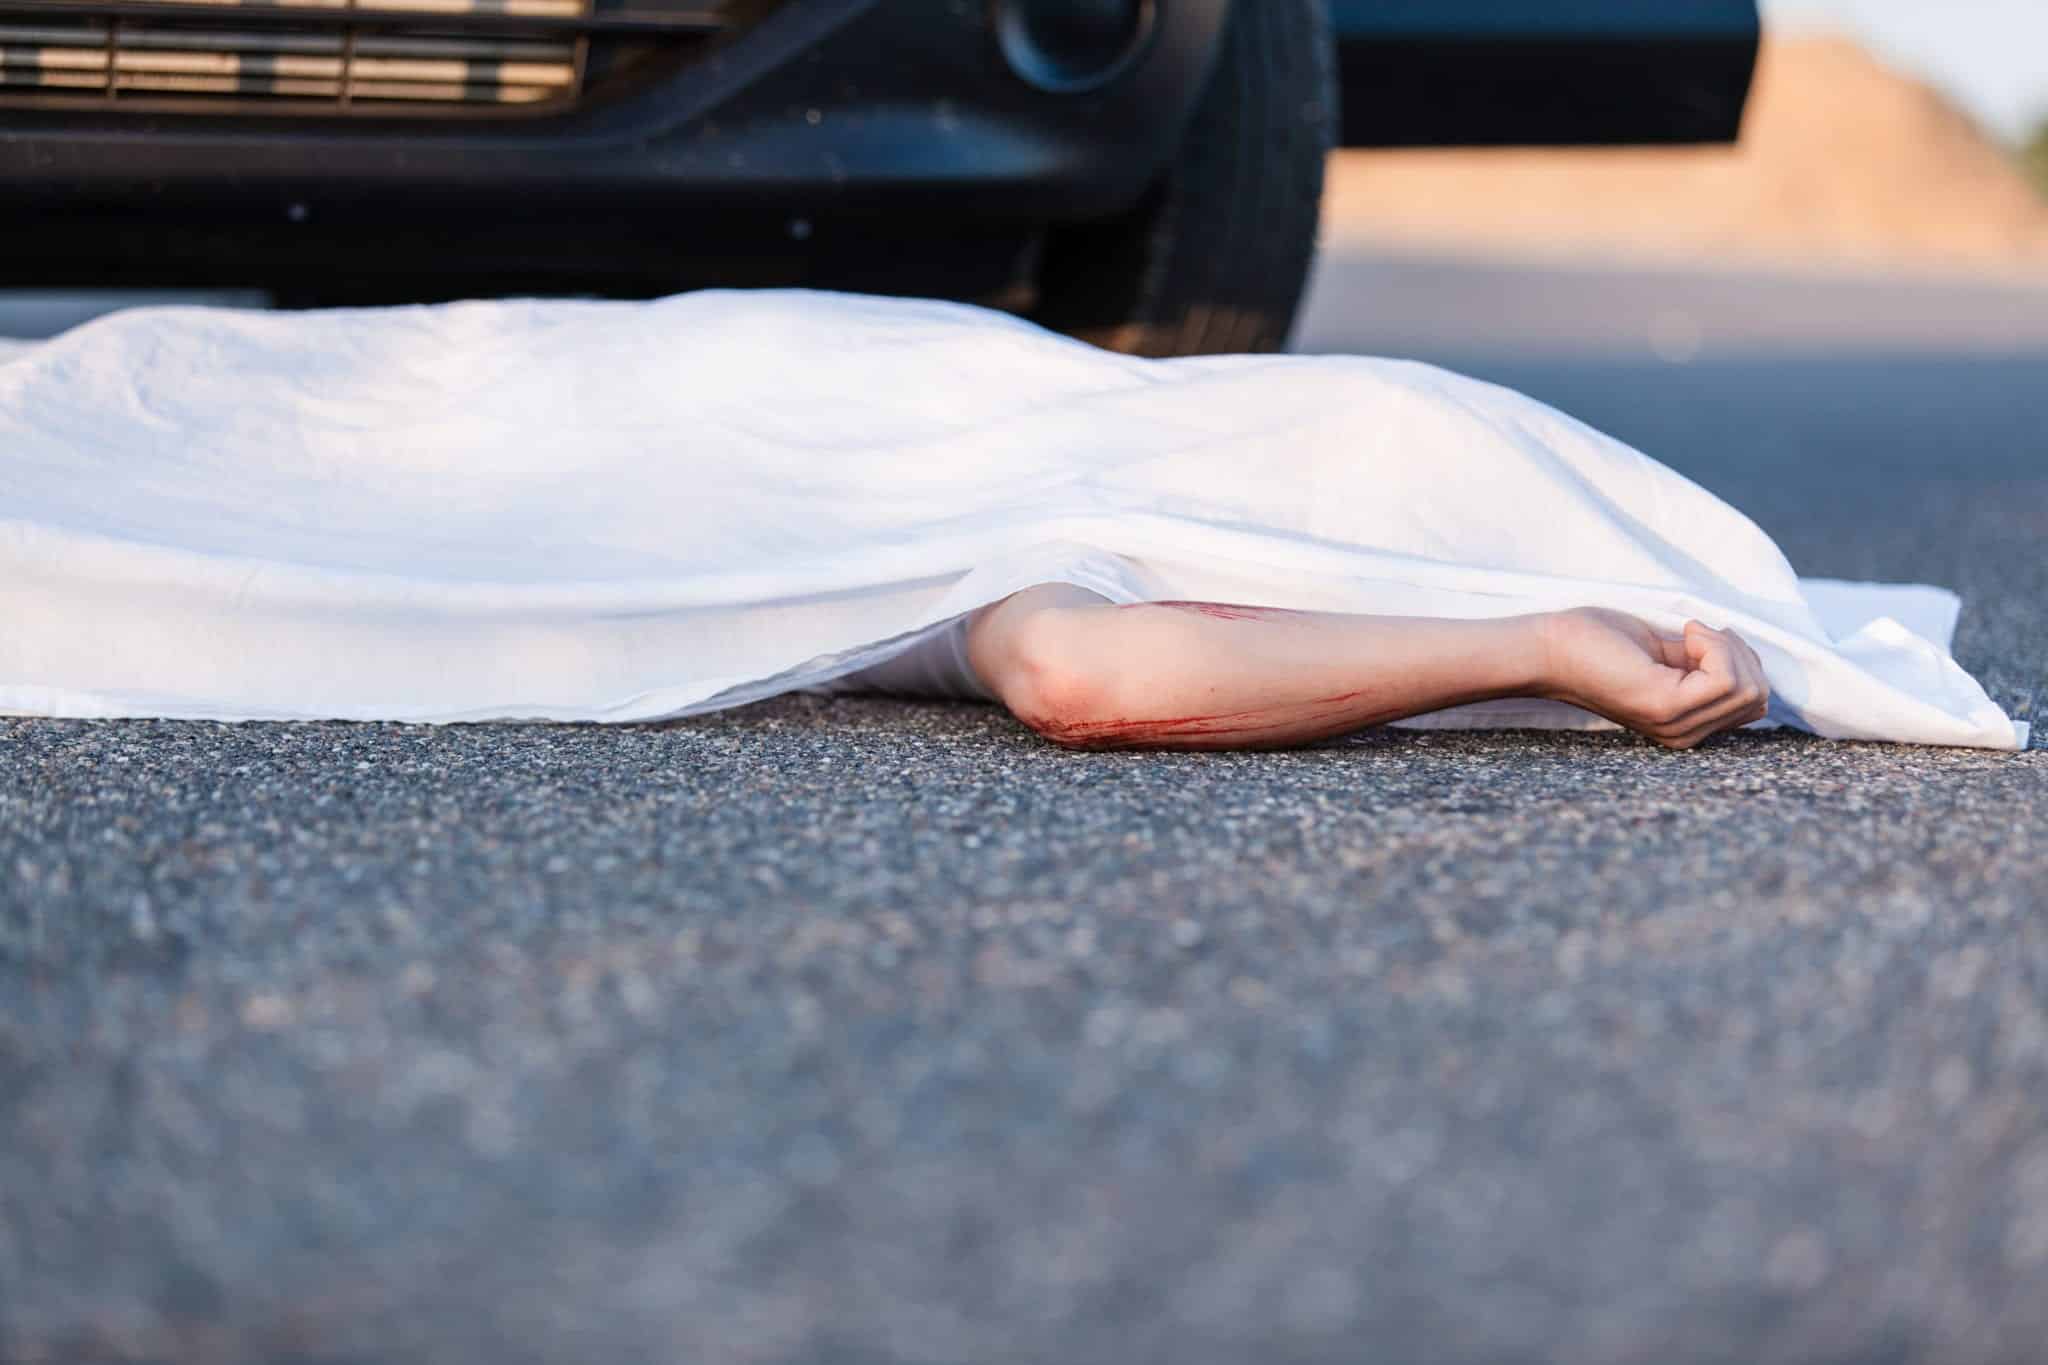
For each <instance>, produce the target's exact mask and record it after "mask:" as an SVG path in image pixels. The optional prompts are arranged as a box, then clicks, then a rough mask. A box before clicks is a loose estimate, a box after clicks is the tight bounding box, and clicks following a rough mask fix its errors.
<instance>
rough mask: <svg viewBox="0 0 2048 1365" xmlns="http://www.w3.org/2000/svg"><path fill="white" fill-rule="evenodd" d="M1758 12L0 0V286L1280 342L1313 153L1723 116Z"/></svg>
mask: <svg viewBox="0 0 2048 1365" xmlns="http://www.w3.org/2000/svg"><path fill="white" fill-rule="evenodd" d="M1756 41H1757V12H1756V6H1755V0H1331V2H1330V3H1326V0H225V2H224V0H0V212H4V213H5V215H6V220H7V222H6V240H7V244H8V250H7V251H6V253H5V254H4V257H0V259H4V260H5V261H6V262H7V270H6V272H5V273H6V278H5V279H4V280H0V283H6V284H17V285H18V284H81V283H83V284H92V285H106V284H112V283H120V284H178V285H200V284H222V283H231V284H235V285H244V286H247V285H255V286H260V287H265V288H269V289H271V290H273V291H274V292H275V293H276V295H277V296H278V297H279V298H280V300H281V301H283V302H286V303H294V302H298V303H336V302H385V301H397V300H404V299H426V298H444V297H451V296H455V295H462V294H479V293H488V292H507V291H518V292H528V293H532V292H578V293H605V294H621V295H630V294H649V293H656V292H665V291H669V290H674V289H679V288H686V287H691V286H700V285H708V284H806V285H814V286H820V287H831V288H847V289H865V290H876V291H896V292H916V293H923V294H939V295H948V296H953V297H963V298H975V299H981V300H983V301H990V302H996V303H999V304H1002V305H1004V306H1009V307H1013V308H1016V309H1018V310H1019V311H1024V312H1028V313H1030V314H1031V315H1033V316H1035V317H1038V318H1040V319H1042V320H1044V321H1046V322H1048V323H1049V324H1051V325H1054V326H1057V327H1060V328H1063V329H1066V330H1068V331H1071V332H1074V333H1076V334H1078V335H1082V336H1086V337H1089V338H1090V339H1092V340H1096V341H1098V342H1101V343H1103V344H1106V345H1112V346H1116V347H1120V348H1123V349H1127V350H1132V351H1138V352H1144V353H1150V354H1175V353H1184V352H1195V351H1226V350H1229V351H1237V350H1255V349H1261V348H1269V347H1273V346H1277V345H1278V344H1280V343H1281V341H1282V340H1283V339H1284V337H1285V335H1286V331H1287V326H1288V323H1289V320H1290V318H1291V316H1292V313H1293V310H1294V307H1295V303H1296V300H1297V299H1298V297H1299V294H1300V291H1301V286H1302V282H1303V279H1304V276H1305V274H1306V271H1307V268H1308V265H1309V262H1310V259H1311V257H1312V255H1313V249H1314V238H1315V229H1316V217H1317V207H1318V202H1319V200H1320V196H1321V189H1322V172H1323V161H1324V154H1325V152H1326V150H1327V149H1328V148H1329V146H1330V145H1331V144H1332V143H1333V141H1341V142H1344V143H1348V144H1351V145H1379V146H1387V145H1408V144H1467V143H1501V142H1522V143H1536V142H1646V141H1678V142H1685V141H1713V140H1725V139H1728V138H1731V137H1733V136H1734V135H1735V132H1736V128H1737V125H1738V123H1739V120H1740V115H1741V110H1742V105H1743V101H1744V98H1745V96H1746V93H1747V89H1748V84H1749V78H1750V71H1751V67H1752V64H1753V61H1754V57H1755V51H1756Z"/></svg>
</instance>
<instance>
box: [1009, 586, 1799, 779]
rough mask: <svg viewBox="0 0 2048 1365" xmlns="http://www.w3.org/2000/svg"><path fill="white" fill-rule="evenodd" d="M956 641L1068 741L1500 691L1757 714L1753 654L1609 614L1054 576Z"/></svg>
mask: <svg viewBox="0 0 2048 1365" xmlns="http://www.w3.org/2000/svg"><path fill="white" fill-rule="evenodd" d="M968 653H969V657H970V659H971V660H972V662H973V664H974V667H975V671H976V672H977V673H979V674H980V675H981V677H982V678H983V680H984V681H986V682H987V683H988V684H989V686H990V687H992V688H993V689H994V690H995V691H996V693H997V695H999V696H1000V697H1001V698H1002V699H1003V701H1004V703H1005V704H1006V705H1007V706H1009V708H1010V710H1011V711H1012V712H1014V713H1015V714H1016V715H1017V717H1018V718H1019V719H1020V720H1022V721H1023V722H1024V723H1025V724H1027V725H1029V726H1030V727H1031V728H1032V729H1034V730H1036V731H1037V732H1038V733H1040V734H1042V735H1044V736H1045V737H1046V738H1048V739H1051V740H1053V741H1055V742H1057V743H1060V744H1065V745H1068V746H1071V747H1075V748H1171V749H1245V748H1273V747H1279V746H1284V745H1289V744H1299V743H1303V742H1306V741H1308V740H1313V739H1321V738H1324V737H1326V736H1329V735H1336V734H1342V733H1344V732H1346V731H1350V730H1357V729H1360V728H1363V727H1365V726H1369V725H1378V724H1383V723H1385V722H1387V721H1390V720H1399V719H1401V718H1403V717H1406V716H1413V715H1420V714H1422V713H1423V712H1426V711H1436V710H1441V709H1443V708H1444V707H1447V706H1458V705H1462V704H1464V703H1466V702H1474V701H1487V700H1492V699H1495V698H1501V697H1542V698H1548V699H1552V700H1558V701H1568V702H1571V703H1573V704H1575V705H1578V706H1582V707H1585V708H1586V709H1587V710H1590V711H1594V712H1597V713H1598V714H1601V715H1604V716H1607V717H1608V718H1609V719H1611V720H1614V721H1617V722H1619V723H1620V724H1622V725H1626V726H1627V727H1629V728H1630V729H1632V730H1636V731H1637V732H1639V733H1642V734H1645V735H1648V736H1649V737H1651V738H1653V739H1655V740H1657V741H1658V742H1659V743H1662V744H1666V745H1669V746H1671V747H1673V748H1689V747H1691V746H1692V745H1694V744H1697V743H1699V742H1700V741H1701V740H1703V739H1705V738H1707V736H1709V735H1711V734H1714V733H1715V732H1716V731H1719V730H1723V729H1727V728H1729V727H1731V726H1735V725H1741V724H1745V723H1747V722H1749V721H1752V720H1755V719H1757V718H1759V717H1760V716H1761V715H1762V714H1763V708H1764V704H1765V700H1766V698H1767V696H1768V693H1767V691H1766V689H1765V687H1764V681H1763V669H1762V665H1761V664H1760V663H1758V661H1757V658H1756V655H1755V654H1754V652H1752V651H1751V650H1750V648H1749V647H1748V646H1747V645H1746V644H1744V643H1743V642H1742V641H1741V639H1740V638H1739V637H1737V636H1736V635H1734V633H1733V632H1729V631H1715V630H1710V629H1708V628H1707V627H1706V626H1704V625H1701V624H1700V623H1698V622H1693V623H1691V624H1689V625H1688V626H1687V627H1686V632H1685V636H1684V638H1682V639H1667V638H1663V637H1660V636H1658V635H1657V634H1656V633H1655V632H1653V631H1652V630H1651V629H1650V628H1649V627H1648V626H1646V625H1644V624H1643V623H1642V622H1640V621H1637V620H1635V619H1634V618H1632V617H1629V616H1624V615H1622V614H1620V613H1618V612H1606V611H1598V610H1583V611H1573V612H1559V613H1545V614H1541V615H1532V616H1517V617H1508V618H1504V619H1500V620H1493V621H1451V620H1439V619H1434V618H1423V617H1395V616H1355V615H1342V614H1335V613H1321V612H1293V611H1280V610H1275V609H1271V608H1263V607H1244V606H1233V605H1229V604H1225V603H1214V602H1153V603H1143V604H1139V605H1135V606H1116V605H1112V604H1110V603H1106V602H1103V601H1102V600H1101V599H1100V598H1098V597H1096V596H1095V595H1094V594H1092V593H1087V592H1083V591H1081V590H1079V589H1076V588H1071V587H1066V586H1064V585H1046V586H1042V587H1037V588H1032V589H1028V590H1026V591H1024V592H1020V593H1017V594H1016V595H1014V596H1012V597H1010V598H1007V599H1005V600H1004V601H1002V602H1000V603H998V604H997V605H995V606H994V607H991V608H989V609H988V610H986V611H984V612H983V613H981V615H980V616H978V617H977V618H976V619H975V621H974V623H973V625H972V626H971V627H970V629H969V632H968Z"/></svg>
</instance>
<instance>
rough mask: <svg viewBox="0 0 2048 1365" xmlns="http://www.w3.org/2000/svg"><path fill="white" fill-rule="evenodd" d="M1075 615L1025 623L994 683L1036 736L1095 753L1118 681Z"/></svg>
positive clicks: (1045, 615) (1049, 615) (1050, 614)
mask: <svg viewBox="0 0 2048 1365" xmlns="http://www.w3.org/2000/svg"><path fill="white" fill-rule="evenodd" d="M1077 615H1078V614H1077V613H1073V612H1068V611H1062V610H1059V609H1053V610H1048V611H1041V612H1038V613H1036V614H1034V615H1033V616H1032V618H1031V619H1030V620H1028V621H1026V622H1024V623H1022V625H1021V627H1020V628H1019V629H1018V631H1017V632H1016V634H1015V636H1014V637H1013V638H1012V639H1011V640H1010V641H1009V646H1010V647H1009V648H1008V649H1007V650H1006V651H1005V655H1006V657H1005V658H1004V659H1003V660H1002V661H1001V664H1000V665H999V667H998V669H997V673H998V676H997V677H996V678H994V679H991V680H990V681H991V684H992V686H993V687H994V690H995V692H996V694H997V695H998V696H999V697H1001V698H1002V700H1003V704H1004V705H1005V706H1007V707H1008V708H1009V709H1010V714H1012V715H1014V716H1015V717H1016V718H1017V719H1018V720H1019V721H1021V722H1023V724H1024V725H1026V726H1028V727H1029V728H1030V729H1031V730H1032V731H1033V732H1034V733H1036V734H1038V735H1040V736H1042V737H1043V738H1045V739H1049V740H1051V741H1052V742H1053V743H1055V744H1059V745H1062V746H1064V747H1067V748H1075V749H1085V748H1097V747H1100V737H1101V736H1102V735H1103V733H1104V729H1105V726H1106V723H1107V721H1108V720H1109V718H1110V717H1111V715H1112V714H1113V708H1114V691H1115V689H1114V679H1113V677H1112V676H1111V670H1110V669H1109V668H1108V667H1106V666H1105V661H1104V659H1103V658H1102V654H1101V651H1100V650H1099V648H1097V647H1096V641H1095V640H1093V639H1092V638H1090V637H1091V634H1092V632H1090V631H1088V630H1086V629H1085V628H1084V623H1082V622H1081V621H1079V620H1078V619H1077Z"/></svg>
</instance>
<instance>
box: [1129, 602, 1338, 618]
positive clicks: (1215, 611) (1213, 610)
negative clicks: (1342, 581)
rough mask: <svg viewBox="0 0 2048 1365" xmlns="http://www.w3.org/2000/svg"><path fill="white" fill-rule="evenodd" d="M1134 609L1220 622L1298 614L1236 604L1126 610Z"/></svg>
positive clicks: (1138, 604) (1153, 604) (1151, 604)
mask: <svg viewBox="0 0 2048 1365" xmlns="http://www.w3.org/2000/svg"><path fill="white" fill-rule="evenodd" d="M1133 607H1165V608H1167V609H1169V610H1172V611H1192V612H1195V613H1197V614H1198V615H1202V616H1208V617H1212V618H1213V619H1215V620H1218V621H1270V620H1272V619H1274V618H1275V617H1280V616H1295V615H1299V613H1298V612H1292V611H1288V610H1287V609H1286V608H1284V607H1248V606H1244V605H1241V604H1239V603H1235V602H1132V603H1130V604H1129V605H1128V606H1126V607H1125V608H1124V609H1125V610H1126V611H1129V610H1130V609H1131V608H1133Z"/></svg>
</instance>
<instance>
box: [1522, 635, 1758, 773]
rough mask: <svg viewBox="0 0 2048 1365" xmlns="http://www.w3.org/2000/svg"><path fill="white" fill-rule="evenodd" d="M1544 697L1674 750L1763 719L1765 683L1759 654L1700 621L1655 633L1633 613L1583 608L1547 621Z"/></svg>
mask: <svg viewBox="0 0 2048 1365" xmlns="http://www.w3.org/2000/svg"><path fill="white" fill-rule="evenodd" d="M1545 626H1546V634H1547V652H1548V656H1549V671H1548V683H1549V686H1548V688H1547V689H1546V691H1545V692H1544V695H1545V696H1548V697H1552V698H1554V699H1556V700H1558V701H1568V702H1570V703H1571V704H1572V705H1574V706H1580V707H1584V708H1585V709H1586V710H1588V711H1591V712H1594V713H1595V714H1596V715H1602V716H1605V717H1607V719H1609V720H1611V721H1614V722H1615V723H1617V724H1619V725H1625V726H1627V727H1628V728H1629V729H1631V730H1633V731H1635V732H1636V733H1637V734H1639V735H1644V736H1646V737H1648V738H1650V739H1654V740H1656V741H1657V742H1658V743H1659V744H1662V745H1665V746H1666V747H1668V748H1672V749H1690V748H1692V747H1693V746H1694V745H1695V744H1698V743H1699V742H1700V741H1701V740H1703V739H1705V738H1707V737H1708V736H1709V735H1712V734H1716V733H1718V732H1720V731H1722V730H1727V729H1732V728H1734V727H1735V726H1738V725H1747V724H1748V723H1749V722H1751V721H1753V720H1760V719H1762V718H1763V714H1764V712H1765V710H1766V709H1767V707H1768V706H1769V703H1770V695H1771V693H1770V686H1769V684H1767V683H1766V682H1765V680H1764V668H1763V664H1762V662H1761V661H1760V660H1758V658H1757V657H1756V651H1755V650H1753V649H1751V648H1750V647H1749V646H1748V645H1747V644H1746V643H1744V641H1743V639H1742V637H1741V636H1739V635H1737V634H1736V633H1735V632H1734V631H1732V630H1714V629H1711V628H1710V627H1708V626H1705V625H1702V624H1701V623H1700V622H1698V621H1688V622H1686V623H1685V634H1684V635H1683V636H1682V637H1680V638H1678V639H1672V638H1669V637H1667V636H1663V635H1659V634H1658V633H1657V632H1656V631H1654V630H1652V629H1651V628H1650V627H1649V626H1648V625H1647V624H1645V623H1644V622H1642V621H1639V620H1637V619H1636V618H1635V617H1633V616H1629V615H1627V614H1626V613H1623V612H1618V611H1607V610H1604V609H1602V608H1598V607H1581V608H1578V609H1576V610H1573V611H1565V612H1558V613H1556V614H1555V615H1554V616H1550V617H1546V618H1545Z"/></svg>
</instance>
